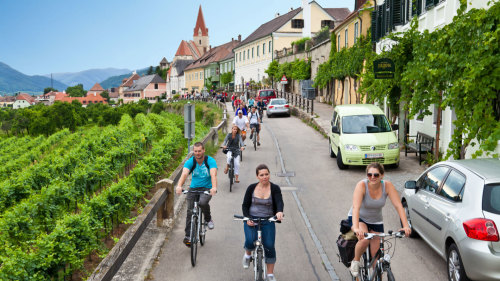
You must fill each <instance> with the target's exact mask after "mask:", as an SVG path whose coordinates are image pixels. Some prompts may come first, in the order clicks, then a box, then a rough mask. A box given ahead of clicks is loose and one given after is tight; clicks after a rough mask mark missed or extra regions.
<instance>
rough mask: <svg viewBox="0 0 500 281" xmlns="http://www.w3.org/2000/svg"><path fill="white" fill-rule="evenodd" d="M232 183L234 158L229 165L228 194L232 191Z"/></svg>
mask: <svg viewBox="0 0 500 281" xmlns="http://www.w3.org/2000/svg"><path fill="white" fill-rule="evenodd" d="M233 181H234V158H231V163H230V164H229V192H231V191H233Z"/></svg>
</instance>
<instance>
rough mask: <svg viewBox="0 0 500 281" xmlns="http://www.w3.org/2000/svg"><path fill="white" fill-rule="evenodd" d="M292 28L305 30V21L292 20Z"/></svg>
mask: <svg viewBox="0 0 500 281" xmlns="http://www.w3.org/2000/svg"><path fill="white" fill-rule="evenodd" d="M292 28H304V20H303V19H294V20H292Z"/></svg>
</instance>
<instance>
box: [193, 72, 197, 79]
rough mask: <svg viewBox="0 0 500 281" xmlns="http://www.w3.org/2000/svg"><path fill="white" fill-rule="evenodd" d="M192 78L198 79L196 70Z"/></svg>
mask: <svg viewBox="0 0 500 281" xmlns="http://www.w3.org/2000/svg"><path fill="white" fill-rule="evenodd" d="M194 79H195V80H198V72H196V73H195V74H194Z"/></svg>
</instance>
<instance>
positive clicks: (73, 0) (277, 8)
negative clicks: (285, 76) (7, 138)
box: [0, 0, 354, 75]
mask: <svg viewBox="0 0 500 281" xmlns="http://www.w3.org/2000/svg"><path fill="white" fill-rule="evenodd" d="M316 2H317V3H319V4H320V5H321V6H322V7H323V8H343V7H346V8H349V10H351V11H352V10H353V9H354V0H316ZM200 5H201V6H202V10H203V15H204V18H205V24H206V26H207V28H208V32H209V36H210V45H212V46H217V45H221V44H224V43H226V42H228V41H230V40H231V38H235V39H236V38H237V37H238V34H241V36H242V39H245V38H246V37H247V36H248V35H250V34H251V33H252V32H253V31H254V30H255V29H257V28H258V27H259V26H260V25H261V24H263V23H265V22H267V21H269V20H271V19H273V18H274V15H275V14H276V13H280V14H284V13H286V12H288V11H289V10H290V8H292V7H293V8H297V7H299V6H301V1H300V0H250V1H248V0H245V1H243V0H224V1H223V0H196V1H192V0H175V1H173V0H43V1H41V0H0V62H3V63H6V64H8V65H9V66H10V67H12V68H14V69H16V70H18V71H20V72H22V73H24V74H27V75H44V74H50V73H60V72H78V71H83V70H87V69H94V68H108V67H113V68H126V69H130V70H135V69H140V68H144V67H147V66H150V65H153V66H156V65H158V64H159V62H160V60H161V59H162V58H163V57H166V58H167V60H168V61H171V60H172V58H173V56H174V55H175V52H176V51H177V48H178V46H179V43H180V42H181V40H192V38H193V29H194V26H195V24H196V17H197V14H198V9H199V6H200Z"/></svg>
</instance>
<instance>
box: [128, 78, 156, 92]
mask: <svg viewBox="0 0 500 281" xmlns="http://www.w3.org/2000/svg"><path fill="white" fill-rule="evenodd" d="M151 83H166V82H165V80H163V78H161V77H160V75H158V74H151V75H146V76H143V77H141V78H140V79H139V80H137V81H136V82H135V83H134V85H132V87H130V88H128V89H127V90H125V92H134V91H142V90H144V89H146V87H147V86H148V85H149V84H151Z"/></svg>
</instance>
